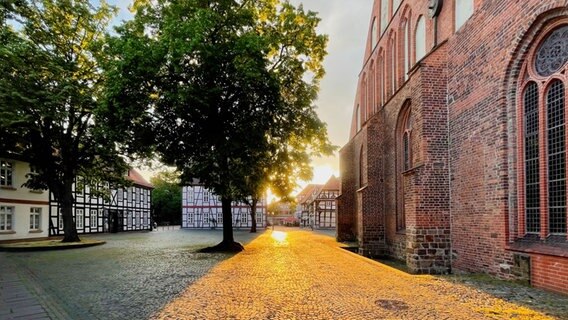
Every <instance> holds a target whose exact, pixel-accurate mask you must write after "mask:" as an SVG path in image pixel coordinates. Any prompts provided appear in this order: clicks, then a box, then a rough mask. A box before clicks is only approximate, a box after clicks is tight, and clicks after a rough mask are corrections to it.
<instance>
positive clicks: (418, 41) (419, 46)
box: [414, 16, 426, 61]
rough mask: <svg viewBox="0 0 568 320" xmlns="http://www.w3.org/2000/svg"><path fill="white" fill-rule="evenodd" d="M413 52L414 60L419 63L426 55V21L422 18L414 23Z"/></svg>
mask: <svg viewBox="0 0 568 320" xmlns="http://www.w3.org/2000/svg"><path fill="white" fill-rule="evenodd" d="M414 52H416V59H415V60H414V61H420V59H422V58H424V56H425V55H426V20H425V19H424V16H420V17H419V18H418V22H416V32H415V34H414Z"/></svg>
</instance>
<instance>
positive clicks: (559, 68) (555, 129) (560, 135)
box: [518, 25, 568, 239]
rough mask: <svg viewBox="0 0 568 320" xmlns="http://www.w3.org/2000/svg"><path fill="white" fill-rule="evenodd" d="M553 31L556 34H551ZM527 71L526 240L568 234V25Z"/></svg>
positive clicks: (542, 45)
mask: <svg viewBox="0 0 568 320" xmlns="http://www.w3.org/2000/svg"><path fill="white" fill-rule="evenodd" d="M550 29H552V30H550ZM543 34H544V37H541V38H539V41H537V43H539V45H538V46H537V47H536V48H535V49H533V51H532V53H531V54H530V55H529V59H527V61H526V62H525V64H524V66H523V71H522V73H521V81H519V91H518V92H519V96H518V101H519V103H520V105H519V106H518V110H519V113H520V114H521V116H520V119H521V122H522V126H521V127H520V128H519V129H520V137H521V139H519V140H520V141H519V147H520V149H521V150H522V152H521V154H520V157H521V158H522V161H521V162H520V163H522V166H523V167H522V168H519V169H520V170H519V173H520V174H519V176H520V181H521V184H520V185H521V186H522V188H523V190H522V193H521V197H520V199H521V204H520V208H521V210H520V216H519V221H520V226H521V228H520V235H521V236H522V235H524V234H525V233H528V234H531V233H533V234H538V235H539V236H540V238H541V239H544V238H546V237H548V236H551V235H566V219H567V217H566V196H567V192H566V191H567V189H566V188H567V186H566V170H567V163H566V114H565V113H566V111H565V110H566V82H567V81H568V78H567V77H566V75H565V72H564V71H566V69H567V66H566V62H567V61H568V25H562V26H560V27H556V28H554V27H549V30H548V32H543Z"/></svg>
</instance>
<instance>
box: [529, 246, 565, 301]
mask: <svg viewBox="0 0 568 320" xmlns="http://www.w3.org/2000/svg"><path fill="white" fill-rule="evenodd" d="M531 284H532V285H533V286H535V287H537V288H544V289H548V290H552V291H556V292H559V293H564V294H566V293H568V258H567V257H554V256H545V255H537V254H533V255H531Z"/></svg>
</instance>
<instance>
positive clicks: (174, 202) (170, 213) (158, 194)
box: [150, 171, 181, 225]
mask: <svg viewBox="0 0 568 320" xmlns="http://www.w3.org/2000/svg"><path fill="white" fill-rule="evenodd" d="M150 182H151V183H152V185H153V186H154V190H153V191H152V208H153V210H154V220H155V221H156V222H157V223H158V224H163V223H165V222H168V223H169V224H176V225H177V224H181V186H180V185H179V174H178V173H177V172H175V171H162V172H159V173H158V174H156V175H155V176H154V177H152V178H151V179H150Z"/></svg>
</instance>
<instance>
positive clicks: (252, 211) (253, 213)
mask: <svg viewBox="0 0 568 320" xmlns="http://www.w3.org/2000/svg"><path fill="white" fill-rule="evenodd" d="M257 203H258V200H257V199H252V203H251V206H250V218H251V220H252V225H251V227H250V232H251V233H255V232H256V204H257Z"/></svg>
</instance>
